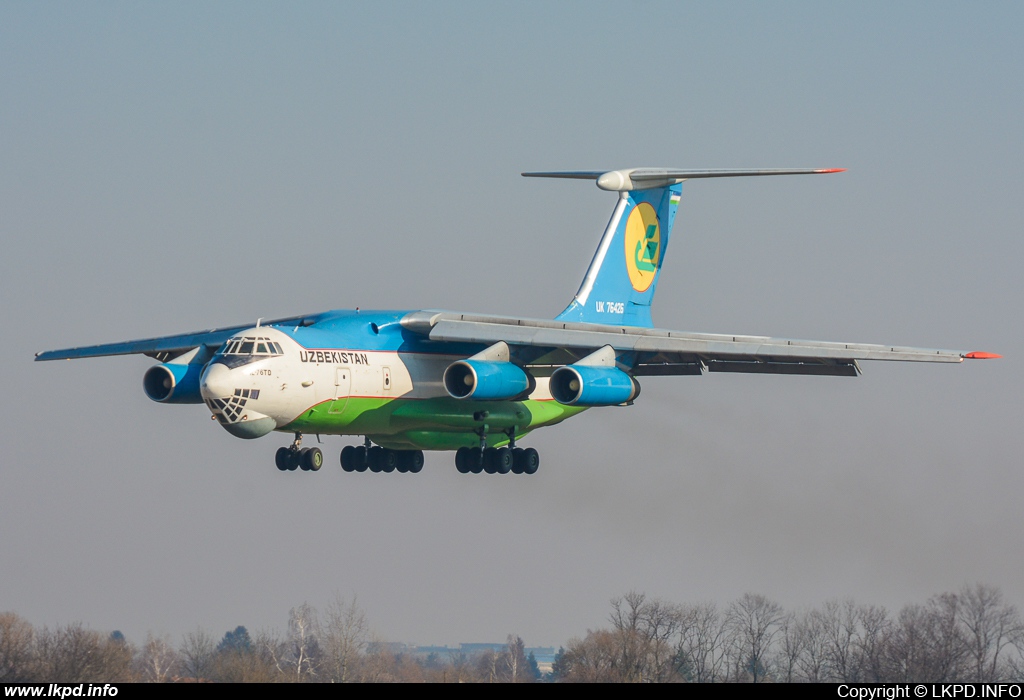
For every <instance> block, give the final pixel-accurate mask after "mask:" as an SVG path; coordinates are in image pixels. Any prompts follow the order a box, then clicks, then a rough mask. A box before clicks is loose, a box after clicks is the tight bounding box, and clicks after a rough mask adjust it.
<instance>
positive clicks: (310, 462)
mask: <svg viewBox="0 0 1024 700" xmlns="http://www.w3.org/2000/svg"><path fill="white" fill-rule="evenodd" d="M302 452H303V453H304V454H303V455H302V468H303V469H305V470H306V471H307V472H318V471H320V467H322V466H324V453H323V452H321V451H320V448H319V447H310V448H309V449H306V450H303V451H302Z"/></svg>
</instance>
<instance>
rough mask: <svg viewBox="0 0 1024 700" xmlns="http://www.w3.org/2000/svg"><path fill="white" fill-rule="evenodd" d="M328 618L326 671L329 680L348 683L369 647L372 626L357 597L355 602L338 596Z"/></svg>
mask: <svg viewBox="0 0 1024 700" xmlns="http://www.w3.org/2000/svg"><path fill="white" fill-rule="evenodd" d="M326 617H327V619H326V621H325V623H324V625H323V630H322V636H323V639H322V644H323V652H324V664H323V665H324V671H325V673H326V676H327V680H330V681H332V682H337V683H347V682H349V681H351V680H353V675H354V674H353V671H354V670H355V668H356V666H357V665H358V663H359V659H360V657H361V655H362V653H363V651H364V650H365V649H366V644H367V636H368V634H369V625H368V624H367V622H366V616H365V615H364V614H363V611H362V610H360V609H359V606H358V605H356V599H355V597H354V596H353V597H352V601H351V602H346V601H345V599H344V598H342V597H341V596H336V597H335V599H334V601H333V602H332V603H331V604H330V605H329V606H327V613H326Z"/></svg>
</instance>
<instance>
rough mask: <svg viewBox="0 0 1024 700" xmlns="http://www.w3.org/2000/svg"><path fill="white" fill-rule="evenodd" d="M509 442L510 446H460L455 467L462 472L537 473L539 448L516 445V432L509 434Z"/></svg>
mask: <svg viewBox="0 0 1024 700" xmlns="http://www.w3.org/2000/svg"><path fill="white" fill-rule="evenodd" d="M481 442H483V437H481ZM509 443H510V444H509V446H508V447H486V446H484V445H481V446H480V447H460V448H459V449H458V450H456V452H455V468H456V469H458V470H459V473H460V474H479V473H480V472H487V473H488V474H508V473H509V472H512V473H513V474H536V473H537V468H538V467H539V466H540V455H539V454H538V453H537V450H535V449H533V448H532V447H527V448H526V449H525V450H524V449H522V448H521V447H516V446H515V435H514V434H512V435H510V436H509Z"/></svg>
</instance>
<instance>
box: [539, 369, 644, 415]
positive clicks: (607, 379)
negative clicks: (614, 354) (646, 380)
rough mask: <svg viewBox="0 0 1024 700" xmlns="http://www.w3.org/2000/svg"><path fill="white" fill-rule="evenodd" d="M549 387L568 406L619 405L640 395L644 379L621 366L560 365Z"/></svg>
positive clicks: (553, 395) (552, 375)
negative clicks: (626, 371) (640, 379)
mask: <svg viewBox="0 0 1024 700" xmlns="http://www.w3.org/2000/svg"><path fill="white" fill-rule="evenodd" d="M548 388H549V389H550V390H551V396H552V397H553V398H554V399H555V401H557V402H558V403H560V404H565V405H567V406H617V405H619V404H622V403H626V402H628V401H632V400H633V399H635V398H636V397H637V396H639V395H640V383H639V382H638V381H637V380H636V379H634V378H633V377H631V376H629V375H628V374H626V373H625V372H623V371H622V370H621V369H618V368H617V367H588V366H585V365H566V366H565V367H559V368H558V369H556V370H555V371H554V372H552V373H551V379H550V381H549V383H548Z"/></svg>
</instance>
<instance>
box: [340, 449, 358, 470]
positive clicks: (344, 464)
mask: <svg viewBox="0 0 1024 700" xmlns="http://www.w3.org/2000/svg"><path fill="white" fill-rule="evenodd" d="M355 449H356V448H355V447H353V446H352V445H345V446H344V447H342V448H341V468H342V469H343V470H345V471H347V472H354V471H355V465H354V464H352V453H353V452H355Z"/></svg>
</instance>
